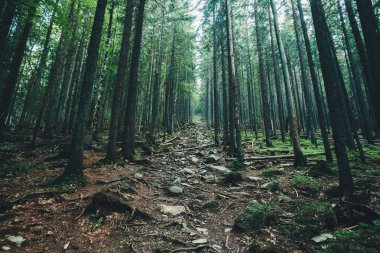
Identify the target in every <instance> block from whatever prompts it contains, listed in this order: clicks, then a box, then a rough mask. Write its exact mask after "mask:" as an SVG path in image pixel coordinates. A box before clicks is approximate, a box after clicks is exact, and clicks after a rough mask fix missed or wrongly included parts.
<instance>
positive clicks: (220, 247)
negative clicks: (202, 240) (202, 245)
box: [212, 244, 223, 252]
mask: <svg viewBox="0 0 380 253" xmlns="http://www.w3.org/2000/svg"><path fill="white" fill-rule="evenodd" d="M212 246H213V247H214V248H215V249H217V250H218V251H219V252H222V249H223V248H222V246H220V245H218V244H213V245H212Z"/></svg>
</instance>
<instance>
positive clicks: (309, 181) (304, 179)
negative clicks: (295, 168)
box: [291, 173, 322, 192]
mask: <svg viewBox="0 0 380 253" xmlns="http://www.w3.org/2000/svg"><path fill="white" fill-rule="evenodd" d="M291 182H292V184H293V185H294V186H296V187H298V188H301V189H304V190H308V191H314V192H316V191H319V190H320V189H321V188H322V186H321V184H320V183H319V182H318V181H317V180H315V179H314V178H312V177H309V176H305V175H303V174H301V173H296V174H295V175H294V176H293V178H292V179H291Z"/></svg>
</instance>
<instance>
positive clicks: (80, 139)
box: [59, 0, 107, 181]
mask: <svg viewBox="0 0 380 253" xmlns="http://www.w3.org/2000/svg"><path fill="white" fill-rule="evenodd" d="M106 6H107V0H98V2H97V6H96V12H95V17H94V23H93V25H92V31H91V38H90V42H89V45H88V49H87V60H86V67H85V71H84V76H83V82H82V86H81V93H80V99H79V106H78V112H77V117H76V122H75V127H74V131H73V134H72V140H71V148H70V157H69V161H68V164H67V166H66V168H65V171H64V173H63V175H62V176H61V177H60V178H59V179H60V180H66V179H73V180H78V181H83V180H84V174H83V148H84V141H85V132H86V125H87V122H88V119H89V116H90V115H89V114H90V109H91V108H90V103H91V100H90V99H89V97H91V94H92V89H93V85H94V79H95V72H96V67H97V63H98V55H99V46H100V41H101V38H102V29H103V23H104V15H105V11H106Z"/></svg>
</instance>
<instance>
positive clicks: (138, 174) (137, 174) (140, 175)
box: [135, 173, 144, 179]
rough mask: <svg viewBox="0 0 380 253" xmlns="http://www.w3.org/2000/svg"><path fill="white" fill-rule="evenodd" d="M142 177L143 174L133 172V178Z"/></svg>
mask: <svg viewBox="0 0 380 253" xmlns="http://www.w3.org/2000/svg"><path fill="white" fill-rule="evenodd" d="M143 177H144V175H143V174H142V173H135V178H139V179H141V178H143Z"/></svg>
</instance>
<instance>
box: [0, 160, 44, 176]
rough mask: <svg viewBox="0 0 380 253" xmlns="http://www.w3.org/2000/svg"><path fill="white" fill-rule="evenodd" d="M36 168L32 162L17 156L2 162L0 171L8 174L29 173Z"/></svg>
mask: <svg viewBox="0 0 380 253" xmlns="http://www.w3.org/2000/svg"><path fill="white" fill-rule="evenodd" d="M36 169H37V166H36V165H34V164H32V163H31V162H29V161H26V160H24V159H23V158H21V157H19V156H15V157H12V158H10V159H7V160H5V161H4V162H3V165H2V167H1V168H0V173H4V174H8V173H13V174H21V173H30V172H32V171H34V170H36Z"/></svg>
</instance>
